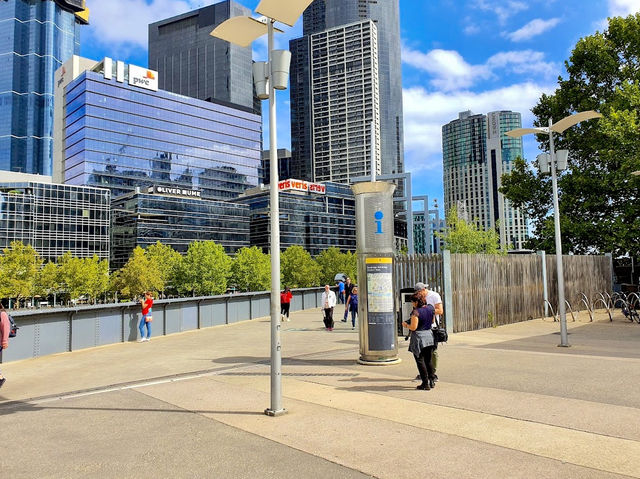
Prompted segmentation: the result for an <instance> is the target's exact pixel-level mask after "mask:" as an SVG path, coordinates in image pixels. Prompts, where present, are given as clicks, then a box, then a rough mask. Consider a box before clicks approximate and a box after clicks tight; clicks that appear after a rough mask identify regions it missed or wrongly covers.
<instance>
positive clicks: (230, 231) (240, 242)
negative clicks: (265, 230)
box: [111, 192, 249, 268]
mask: <svg viewBox="0 0 640 479" xmlns="http://www.w3.org/2000/svg"><path fill="white" fill-rule="evenodd" d="M112 241H113V245H112V259H111V267H112V268H120V267H122V266H124V264H125V263H126V262H127V260H128V259H129V256H130V255H131V253H132V252H133V250H134V249H135V247H136V246H140V247H142V248H146V247H147V246H150V245H152V244H155V243H156V242H157V241H160V242H161V243H163V244H165V245H169V246H171V247H172V248H173V249H175V250H176V251H178V252H179V253H182V254H184V253H186V252H187V249H188V247H189V244H190V243H192V242H193V241H215V242H216V243H218V244H221V245H222V246H224V248H225V250H226V252H227V253H230V254H232V253H235V252H236V251H237V250H238V249H240V248H242V247H244V246H249V207H248V206H246V205H243V204H236V203H229V202H224V201H212V200H205V199H201V198H188V197H181V196H171V195H163V194H158V193H145V192H135V193H132V194H129V195H125V196H121V197H119V198H117V199H115V200H114V201H113V239H112Z"/></svg>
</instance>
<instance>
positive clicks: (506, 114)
mask: <svg viewBox="0 0 640 479" xmlns="http://www.w3.org/2000/svg"><path fill="white" fill-rule="evenodd" d="M521 126H522V119H521V116H520V113H517V112H512V111H495V112H491V113H489V114H488V115H486V116H485V115H474V114H473V113H471V112H470V111H465V112H462V113H460V114H459V115H458V119H457V120H453V121H451V122H450V123H447V124H446V125H444V126H443V127H442V154H443V180H444V203H445V211H447V212H448V211H449V210H450V209H451V208H452V207H454V206H455V207H457V209H458V213H459V214H461V216H464V217H465V219H466V220H468V221H473V222H476V223H477V224H478V225H479V226H481V227H482V228H484V229H489V228H494V229H497V231H498V232H499V234H500V244H501V246H506V247H509V248H511V249H521V248H522V247H523V243H524V241H525V240H526V239H527V237H528V227H527V219H526V217H525V216H524V215H523V214H522V212H521V211H520V210H518V209H516V208H513V207H512V206H511V205H510V204H509V201H508V200H507V199H505V198H504V196H503V195H502V193H500V191H499V188H500V186H501V178H502V175H503V174H505V173H510V172H511V171H512V170H513V166H514V161H515V159H516V158H517V157H518V156H520V157H522V156H523V154H522V140H521V139H520V138H511V137H508V136H506V135H505V133H506V132H507V131H509V130H512V129H515V128H520V127H521Z"/></svg>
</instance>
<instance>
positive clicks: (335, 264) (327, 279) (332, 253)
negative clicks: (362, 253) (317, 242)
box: [316, 246, 358, 284]
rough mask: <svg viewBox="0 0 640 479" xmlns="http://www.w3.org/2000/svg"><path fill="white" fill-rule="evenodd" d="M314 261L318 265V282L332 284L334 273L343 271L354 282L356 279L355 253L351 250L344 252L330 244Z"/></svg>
mask: <svg viewBox="0 0 640 479" xmlns="http://www.w3.org/2000/svg"><path fill="white" fill-rule="evenodd" d="M316 262H317V263H318V265H319V266H320V271H321V272H320V283H321V284H333V282H334V281H333V278H335V276H336V274H338V273H344V274H346V275H347V276H348V277H350V278H351V279H352V281H353V282H354V283H355V282H356V281H357V278H356V276H357V269H358V267H357V261H356V255H355V254H353V253H352V252H351V251H347V252H346V253H342V252H340V250H339V249H338V248H337V247H335V246H332V247H331V248H328V249H326V250H324V251H322V252H321V253H320V254H319V255H318V256H316Z"/></svg>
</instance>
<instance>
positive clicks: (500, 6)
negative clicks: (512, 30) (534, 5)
mask: <svg viewBox="0 0 640 479" xmlns="http://www.w3.org/2000/svg"><path fill="white" fill-rule="evenodd" d="M472 6H473V7H475V8H477V9H478V10H482V11H486V12H492V13H494V14H495V15H496V16H497V17H498V21H499V22H500V24H505V23H506V22H507V20H509V18H510V17H511V16H513V15H515V14H517V13H518V12H522V11H524V10H527V9H528V8H529V7H528V5H527V3H526V2H522V1H517V0H508V1H506V2H505V1H498V0H476V1H475V2H474V3H472Z"/></svg>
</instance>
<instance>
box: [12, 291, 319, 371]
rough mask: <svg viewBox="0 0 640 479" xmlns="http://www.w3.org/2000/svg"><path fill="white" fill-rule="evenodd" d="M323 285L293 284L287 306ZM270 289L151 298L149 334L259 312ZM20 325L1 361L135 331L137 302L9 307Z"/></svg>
mask: <svg viewBox="0 0 640 479" xmlns="http://www.w3.org/2000/svg"><path fill="white" fill-rule="evenodd" d="M322 291H323V289H322V288H308V289H296V290H293V299H292V301H291V311H300V310H303V309H310V308H317V307H318V306H319V305H320V298H321V295H322ZM270 304H271V301H270V293H269V292H257V293H240V294H232V295H221V296H205V297H197V298H180V299H165V300H156V301H154V304H153V326H152V328H153V334H154V335H155V336H157V335H167V334H173V333H179V332H182V331H189V330H193V329H201V328H208V327H211V326H218V325H223V324H230V323H235V322H238V321H244V320H248V319H256V318H264V317H268V316H269V314H270ZM11 316H12V317H13V318H14V319H15V321H16V323H17V325H18V326H19V327H20V329H19V330H18V335H17V336H16V337H15V338H11V347H10V348H8V349H6V350H4V351H2V354H0V362H8V361H16V360H19V359H27V358H32V357H38V356H45V355H47V354H55V353H62V352H67V351H76V350H78V349H84V348H91V347H95V346H102V345H105V344H113V343H119V342H125V341H135V340H136V339H137V337H138V322H139V321H140V304H139V303H133V302H131V303H119V304H117V303H115V304H103V305H92V306H80V307H75V308H51V309H40V310H28V311H15V312H14V311H12V312H11Z"/></svg>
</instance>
